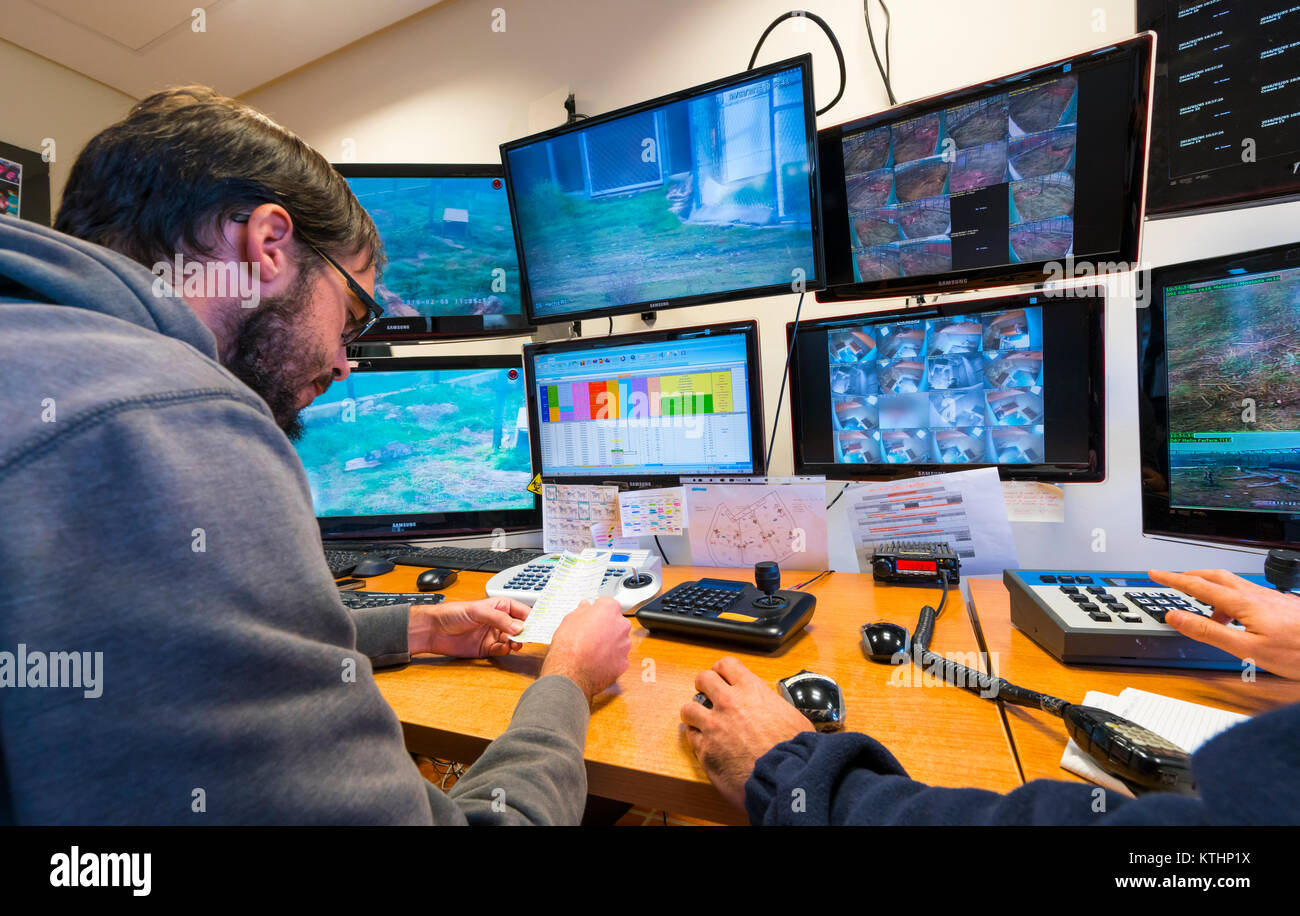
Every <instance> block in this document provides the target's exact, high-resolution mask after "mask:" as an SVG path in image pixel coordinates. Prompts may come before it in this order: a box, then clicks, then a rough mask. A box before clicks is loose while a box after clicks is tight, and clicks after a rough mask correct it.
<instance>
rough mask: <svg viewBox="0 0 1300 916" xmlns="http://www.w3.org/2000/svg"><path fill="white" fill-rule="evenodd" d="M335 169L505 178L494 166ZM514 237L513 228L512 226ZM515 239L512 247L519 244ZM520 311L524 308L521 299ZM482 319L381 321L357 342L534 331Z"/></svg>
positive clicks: (510, 320)
mask: <svg viewBox="0 0 1300 916" xmlns="http://www.w3.org/2000/svg"><path fill="white" fill-rule="evenodd" d="M334 168H335V169H336V170H337V171H338V173H339V174H340V175H342V176H343V177H344V178H495V179H497V180H498V181H501V182H503V183H504V181H505V175H504V172H503V170H502V168H501V166H500V165H495V164H481V165H480V164H471V163H460V164H441V163H355V162H336V163H334ZM511 233H512V235H513V234H514V227H513V226H511ZM518 241H519V239H518V236H517V235H516V236H515V243H516V244H518ZM520 308H521V309H522V308H523V304H522V299H521V302H520ZM485 317H486V316H483V315H434V316H428V315H418V316H394V315H389V316H385V317H383V318H380V319H379V320H378V321H376V322H375V324H374V326H373V327H372V328H371V329H370V330H369V331H367V332H366V333H365V334H363V335H362V336H361V337H360V338H359V339H358V341H357V343H360V344H368V343H379V342H383V341H403V342H416V341H423V340H454V339H458V338H474V337H512V336H517V335H521V334H530V333H532V332H533V331H535V330H537V328H536V327H535V326H534V325H533V324H531V323H530V322H529V321H528V319H527V317H526V316H525V314H524V313H523V312H522V311H521V312H519V313H518V314H512V315H501V316H494V317H499V318H501V319H504V320H503V321H502V322H501V323H500V324H493V325H491V326H489V325H488V323H487V322H486V321H485V320H484V319H485Z"/></svg>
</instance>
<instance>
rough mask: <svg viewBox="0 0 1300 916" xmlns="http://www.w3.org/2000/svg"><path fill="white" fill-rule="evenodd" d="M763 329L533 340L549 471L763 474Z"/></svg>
mask: <svg viewBox="0 0 1300 916" xmlns="http://www.w3.org/2000/svg"><path fill="white" fill-rule="evenodd" d="M757 328H758V326H757V324H756V322H753V321H740V322H734V323H732V324H718V325H710V326H708V327H695V328H675V329H673V330H661V331H646V332H642V333H637V334H622V335H619V336H617V337H600V338H592V339H589V340H572V341H564V342H557V343H543V344H531V345H529V346H526V347H524V371H525V373H526V375H527V378H528V413H529V419H530V421H531V424H532V429H533V430H534V431H535V433H536V434H535V435H534V436H533V438H532V448H533V463H534V465H535V466H536V467H537V469H538V470H539V471H540V472H541V474H542V478H543V479H544V480H546V481H548V482H559V483H601V482H603V481H607V480H608V481H618V482H625V483H628V484H629V485H631V486H652V485H669V484H671V485H676V484H677V483H678V478H679V477H680V476H682V475H700V474H725V475H739V474H761V473H763V468H764V456H763V396H762V386H761V372H760V368H761V364H760V363H759V357H758V329H757Z"/></svg>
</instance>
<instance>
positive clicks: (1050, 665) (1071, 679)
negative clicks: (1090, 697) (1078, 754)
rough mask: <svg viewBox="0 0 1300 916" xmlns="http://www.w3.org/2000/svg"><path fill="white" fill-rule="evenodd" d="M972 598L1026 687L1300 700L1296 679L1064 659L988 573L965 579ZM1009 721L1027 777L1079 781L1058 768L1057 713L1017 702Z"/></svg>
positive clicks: (1254, 709) (1200, 699)
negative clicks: (1026, 627) (1025, 627)
mask: <svg viewBox="0 0 1300 916" xmlns="http://www.w3.org/2000/svg"><path fill="white" fill-rule="evenodd" d="M970 594H971V605H972V607H973V611H974V615H975V617H976V618H977V619H978V621H979V626H980V629H981V630H982V631H983V635H984V643H985V645H986V646H987V648H988V651H989V656H990V658H989V667H990V668H991V670H992V671H993V673H994V674H996V675H997V676H998V677H1004V678H1006V679H1007V680H1009V681H1010V682H1011V683H1013V684H1016V685H1017V686H1020V687H1027V688H1029V689H1030V690H1037V691H1040V692H1042V693H1048V694H1051V695H1052V696H1057V697H1061V698H1062V699H1065V700H1070V701H1071V702H1079V701H1080V700H1082V699H1083V695H1084V694H1085V693H1087V692H1088V691H1089V690H1100V691H1101V692H1103V693H1109V694H1118V693H1119V692H1120V691H1122V690H1123V689H1124V688H1125V687H1136V688H1138V689H1139V690H1146V691H1150V692H1151V693H1159V694H1162V695H1164V696H1169V697H1174V698H1175V699H1179V700H1187V701H1189V702H1192V703H1201V704H1203V705H1205V706H1215V707H1218V708H1219V709H1227V710H1231V711H1233V712H1241V713H1245V714H1247V715H1256V714H1258V713H1261V712H1264V711H1266V710H1269V709H1273V708H1275V707H1278V706H1284V705H1286V704H1288V703H1295V702H1300V682H1295V681H1287V680H1283V679H1282V678H1278V677H1274V676H1272V675H1269V674H1260V675H1259V676H1258V677H1257V679H1256V680H1255V681H1253V682H1250V681H1245V680H1242V677H1241V675H1240V673H1237V672H1233V671H1201V670H1196V669H1191V668H1137V667H1131V666H1124V665H1115V666H1100V665H1072V666H1070V665H1064V664H1062V663H1061V662H1059V661H1057V660H1056V659H1055V658H1053V657H1052V656H1051V655H1049V654H1048V653H1047V651H1046V650H1045V649H1043V648H1041V647H1040V646H1039V645H1038V644H1037V643H1035V642H1034V641H1033V640H1032V639H1030V638H1029V637H1028V636H1026V635H1025V634H1024V633H1022V632H1020V630H1018V629H1016V628H1015V627H1014V626H1012V624H1011V596H1010V595H1009V594H1008V592H1007V589H1006V586H1004V585H1003V584H1002V583H1001V582H999V581H997V580H993V579H971V580H970ZM1006 715H1007V724H1008V726H1009V730H1010V734H1011V741H1012V744H1013V745H1014V747H1015V751H1016V755H1017V757H1018V758H1019V760H1020V766H1021V769H1022V770H1023V772H1024V776H1025V779H1026V780H1031V779H1065V780H1072V781H1076V782H1082V780H1080V779H1079V778H1078V777H1076V776H1074V775H1073V774H1071V773H1069V772H1067V771H1066V770H1063V769H1061V754H1062V753H1063V752H1064V751H1065V745H1066V741H1067V740H1068V739H1067V737H1066V734H1065V727H1064V726H1063V725H1062V724H1061V721H1060V720H1059V719H1056V718H1053V717H1052V716H1049V715H1048V714H1047V713H1044V712H1039V711H1038V710H1030V709H1026V708H1025V707H1023V706H1011V705H1009V704H1008V705H1006Z"/></svg>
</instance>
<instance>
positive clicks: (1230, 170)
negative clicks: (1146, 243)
mask: <svg viewBox="0 0 1300 916" xmlns="http://www.w3.org/2000/svg"><path fill="white" fill-rule="evenodd" d="M1169 9H1170V3H1169V0H1137V4H1136V10H1135V15H1136V24H1137V28H1138V30H1139V31H1151V32H1155V33H1156V34H1157V35H1159V36H1163V35H1164V34H1165V32H1166V30H1165V28H1164V25H1165V20H1166V17H1167V16H1168V15H1169ZM1171 44H1172V43H1171V42H1169V41H1165V40H1163V38H1162V39H1159V40H1157V42H1156V69H1155V81H1154V83H1153V84H1152V87H1151V97H1152V112H1151V131H1152V132H1151V151H1150V157H1149V158H1150V172H1151V174H1150V177H1149V179H1148V181H1149V184H1148V186H1147V200H1146V208H1147V215H1148V216H1150V217H1151V218H1152V219H1164V218H1167V217H1170V216H1191V215H1193V214H1196V213H1215V212H1218V211H1222V210H1229V209H1237V208H1240V207H1243V206H1264V205H1267V204H1277V203H1284V202H1286V201H1293V200H1300V178H1297V177H1296V176H1295V173H1293V172H1292V171H1291V169H1292V168H1293V166H1294V165H1295V161H1296V160H1297V159H1300V150H1292V151H1291V153H1290V154H1286V155H1284V156H1278V157H1274V158H1275V159H1276V160H1277V161H1276V162H1272V161H1270V160H1264V161H1256V162H1251V163H1245V162H1239V163H1236V164H1234V165H1232V166H1225V167H1224V168H1219V169H1210V170H1208V171H1202V172H1195V173H1191V174H1188V175H1182V176H1180V177H1179V178H1177V179H1170V178H1169V177H1168V175H1169V156H1168V151H1169V127H1170V122H1169V112H1168V107H1167V102H1166V98H1165V94H1166V93H1167V92H1168V80H1169V48H1170V47H1171ZM1207 185H1218V186H1220V187H1224V188H1225V190H1224V191H1223V192H1221V193H1217V194H1211V193H1208V190H1207V187H1206V186H1207Z"/></svg>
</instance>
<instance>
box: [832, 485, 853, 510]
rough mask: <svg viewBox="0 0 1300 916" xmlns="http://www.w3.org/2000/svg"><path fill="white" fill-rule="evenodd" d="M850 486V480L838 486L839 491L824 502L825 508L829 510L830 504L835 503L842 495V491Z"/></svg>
mask: <svg viewBox="0 0 1300 916" xmlns="http://www.w3.org/2000/svg"><path fill="white" fill-rule="evenodd" d="M850 486H852V481H850V482H849V483H846V484H845V485H844V486H842V487H840V492H838V493H836V494H835V498H834V499H832V500H831V501H830V502H828V503H827V504H826V508H827V510H829V509H830V507H831V506H833V505H835V504H836V503H837V502H839V501H840V497H841V496H843V495H844V491H845V490H847V489H848V488H849V487H850Z"/></svg>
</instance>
